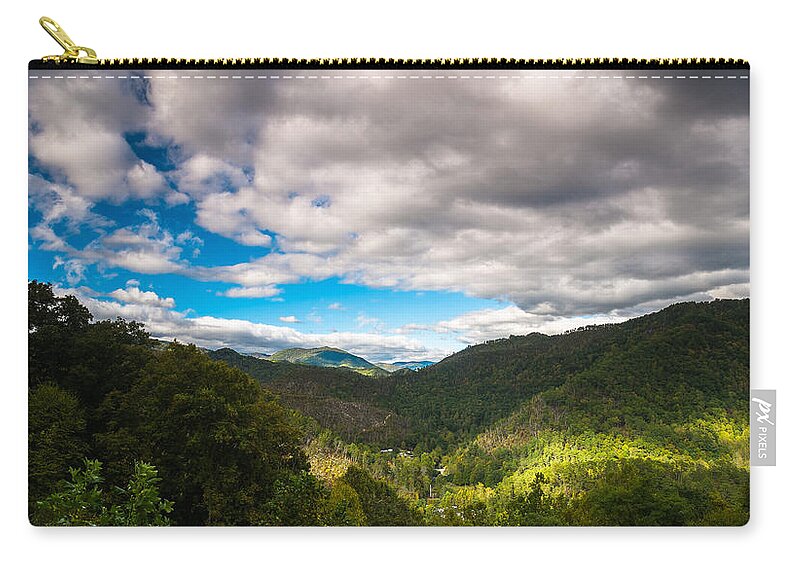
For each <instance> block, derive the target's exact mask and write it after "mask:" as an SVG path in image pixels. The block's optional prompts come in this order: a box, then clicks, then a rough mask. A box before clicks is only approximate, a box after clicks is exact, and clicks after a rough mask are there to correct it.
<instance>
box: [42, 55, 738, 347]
mask: <svg viewBox="0 0 800 570" xmlns="http://www.w3.org/2000/svg"><path fill="white" fill-rule="evenodd" d="M262 73H263V72H262ZM266 73H267V74H266V75H260V76H256V75H254V76H252V78H247V77H245V72H242V74H241V76H240V78H234V77H233V75H232V73H231V72H224V71H210V72H209V71H203V72H186V71H183V72H180V74H179V75H177V76H176V73H175V72H164V71H154V72H146V71H142V72H139V71H137V72H126V73H114V74H113V76H112V74H111V73H110V72H103V73H101V74H100V75H102V78H100V79H92V78H91V77H90V78H88V79H80V78H77V77H76V78H74V79H69V78H67V77H63V78H58V80H57V79H56V78H55V76H56V75H59V74H60V72H55V73H47V72H32V73H31V76H32V78H31V79H30V83H29V85H30V89H29V98H30V99H29V101H30V103H29V157H30V166H29V277H30V278H31V279H38V280H43V281H50V282H52V283H54V284H55V285H56V286H57V287H58V290H59V291H61V292H69V293H71V294H74V295H77V296H78V297H79V298H80V299H81V300H82V301H83V302H84V303H85V304H86V305H87V306H88V307H89V309H90V310H91V311H92V313H93V314H94V316H95V318H98V319H102V318H111V317H115V316H122V317H124V318H128V319H134V320H138V321H141V322H144V323H145V324H146V325H147V327H148V329H149V330H150V331H151V332H152V333H153V335H155V336H156V337H158V338H165V339H172V338H177V339H179V340H182V341H187V342H194V343H196V344H198V345H201V346H208V347H221V346H230V347H233V348H236V349H239V350H244V351H255V352H266V353H271V352H273V351H275V350H278V349H282V348H287V347H293V346H305V347H312V346H321V345H330V346H338V347H340V348H343V349H346V350H349V351H352V352H354V353H356V354H358V355H360V356H364V357H367V358H369V359H372V360H416V359H424V358H432V359H438V358H441V357H443V356H445V355H447V354H449V353H451V352H453V351H456V350H460V349H461V348H463V347H464V346H466V345H467V344H472V343H476V342H481V341H483V340H487V339H492V338H499V337H505V336H508V335H510V334H526V333H529V332H532V331H539V332H544V333H548V334H551V333H558V332H562V331H564V330H567V329H571V328H575V327H577V326H581V325H584V324H590V323H598V322H617V321H621V320H625V319H627V318H630V317H632V316H636V315H640V314H644V313H647V312H652V311H655V310H658V309H660V308H662V307H664V306H667V305H669V304H672V303H674V302H677V301H680V300H687V299H694V300H703V299H712V298H720V297H742V296H748V295H749V188H748V177H749V172H748V154H749V146H748V129H749V124H748V107H749V101H748V81H747V80H746V79H741V78H739V77H738V75H739V74H737V73H735V72H729V71H726V72H724V75H721V74H720V72H716V73H715V72H708V73H703V72H696V73H694V75H695V76H696V77H697V78H696V79H692V78H691V77H689V76H690V75H692V74H690V73H689V72H686V74H685V76H680V77H679V76H678V73H675V74H673V75H672V76H664V75H663V74H654V73H652V72H644V73H643V72H640V71H637V72H636V75H635V76H633V77H632V76H629V75H628V76H626V74H625V72H622V73H621V72H618V71H617V72H608V73H603V72H580V71H578V72H552V71H550V72H545V71H539V72H534V71H530V72H514V74H513V75H511V74H509V75H500V73H497V74H493V75H490V74H489V73H487V72H436V74H433V73H432V72H425V73H423V72H412V71H385V72H384V71H381V72H363V71H358V72H353V71H350V72H333V71H315V72H302V71H299V72H286V71H281V72H279V75H274V73H277V72H273V74H269V72H266ZM45 75H47V76H48V78H45V77H43V76H45ZM656 75H657V76H656ZM106 76H108V78H106ZM184 77H185V78H184Z"/></svg>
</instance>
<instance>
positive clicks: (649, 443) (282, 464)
mask: <svg viewBox="0 0 800 570" xmlns="http://www.w3.org/2000/svg"><path fill="white" fill-rule="evenodd" d="M29 367H30V376H29V386H30V394H29V426H30V430H29V449H30V452H29V458H30V464H29V481H30V490H29V503H30V512H31V519H32V521H33V522H34V523H36V524H191V525H206V524H221V525H261V524H280V525H290V524H302V525H319V524H341V525H352V524H372V525H393V524H396V525H401V524H432V525H438V524H447V525H468V524H479V525H717V524H723V525H737V524H744V523H745V522H746V521H747V518H748V516H749V467H748V460H749V455H748V438H749V433H748V427H747V400H748V396H747V393H748V384H749V302H748V301H747V300H742V301H715V302H711V303H684V304H679V305H674V306H672V307H669V308H667V309H664V310H663V311H660V312H658V313H654V314H651V315H646V316H644V317H640V318H638V319H633V320H631V321H628V322H625V323H621V324H616V325H606V326H593V327H587V328H584V329H580V330H576V331H572V332H570V333H568V334H563V335H557V336H545V335H539V334H531V335H528V336H524V337H511V338H509V339H503V340H497V341H492V342H488V343H484V344H481V345H477V346H472V347H470V348H468V349H466V350H464V351H461V352H459V353H457V354H455V355H453V356H451V357H449V358H447V359H445V360H443V361H442V362H440V363H437V364H435V365H433V366H429V367H427V368H424V369H422V370H418V371H411V370H402V371H398V372H396V373H394V374H391V375H387V376H383V377H370V376H365V375H363V374H359V373H357V372H354V371H351V370H347V369H344V368H323V367H314V366H306V365H300V364H292V363H289V362H271V361H269V360H265V359H262V358H255V357H250V356H243V355H241V354H238V353H236V352H235V351H233V350H230V349H223V350H218V351H215V352H212V353H210V354H206V353H204V352H203V351H201V350H199V349H197V348H195V347H192V346H184V345H180V344H175V343H173V344H171V345H168V346H167V347H166V348H165V349H156V343H155V342H154V341H152V340H151V339H150V337H149V335H148V334H147V333H146V332H144V330H143V329H142V327H141V326H140V325H138V324H136V323H128V322H125V321H122V320H117V321H100V322H92V320H91V315H90V314H89V312H88V311H87V310H86V309H85V308H84V307H82V306H81V305H80V303H79V302H78V301H77V300H76V299H75V298H74V297H57V296H55V295H54V294H53V292H52V289H51V288H50V286H49V285H45V284H41V283H37V282H35V281H34V282H31V283H30V284H29ZM134 497H147V500H144V501H139V502H137V501H136V500H134ZM87 513H88V515H87Z"/></svg>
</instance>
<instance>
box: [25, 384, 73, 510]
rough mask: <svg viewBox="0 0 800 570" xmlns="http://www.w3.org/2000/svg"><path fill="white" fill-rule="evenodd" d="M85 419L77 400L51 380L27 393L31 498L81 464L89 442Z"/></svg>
mask: <svg viewBox="0 0 800 570" xmlns="http://www.w3.org/2000/svg"><path fill="white" fill-rule="evenodd" d="M85 429H86V420H85V418H84V411H83V408H82V407H81V405H80V402H78V399H77V398H76V397H75V396H74V395H73V394H71V393H69V392H67V391H66V390H64V389H63V388H60V387H58V386H56V385H55V384H52V383H47V384H40V385H39V386H37V387H36V388H34V389H33V390H31V391H30V392H29V393H28V497H29V500H30V501H35V500H37V499H41V498H42V497H43V496H45V495H46V494H47V493H50V492H52V491H53V489H54V487H55V485H56V483H57V482H58V481H59V480H60V479H61V478H62V477H63V476H64V473H66V472H67V470H68V469H69V468H70V467H77V466H78V465H80V463H81V460H82V458H83V457H84V455H85V453H86V450H87V444H86V442H85V437H86V434H85Z"/></svg>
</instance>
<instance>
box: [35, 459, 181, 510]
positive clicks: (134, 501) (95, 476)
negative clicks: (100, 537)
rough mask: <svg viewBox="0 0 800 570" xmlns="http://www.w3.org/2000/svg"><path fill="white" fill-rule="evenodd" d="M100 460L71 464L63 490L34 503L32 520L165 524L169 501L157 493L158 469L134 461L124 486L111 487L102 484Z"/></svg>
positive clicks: (169, 506)
mask: <svg viewBox="0 0 800 570" xmlns="http://www.w3.org/2000/svg"><path fill="white" fill-rule="evenodd" d="M101 471H102V464H101V462H100V461H98V460H89V459H85V460H84V468H83V469H77V468H74V467H72V468H70V470H69V472H70V477H71V480H70V481H62V482H61V487H62V490H61V491H59V492H56V493H53V494H51V495H50V496H48V497H47V498H45V499H44V500H42V501H39V502H38V503H37V508H36V512H35V514H34V516H33V517H32V521H31V522H33V523H34V524H37V525H42V526H167V525H168V524H169V522H170V521H169V519H168V518H167V515H168V514H169V512H170V511H171V510H172V502H171V501H167V500H164V499H162V498H160V497H159V493H158V482H159V481H160V479H159V478H158V472H157V471H156V469H155V468H154V467H153V466H152V465H149V464H147V463H140V462H138V461H137V462H136V463H135V464H134V472H133V476H132V477H131V479H130V482H129V483H128V485H127V487H126V488H124V489H122V488H119V487H116V488H114V489H112V490H110V491H108V490H103V489H102V488H101V485H102V483H103V477H102V475H101Z"/></svg>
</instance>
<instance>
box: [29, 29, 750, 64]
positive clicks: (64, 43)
mask: <svg viewBox="0 0 800 570" xmlns="http://www.w3.org/2000/svg"><path fill="white" fill-rule="evenodd" d="M39 24H41V26H42V27H43V28H44V29H45V31H47V33H48V34H49V35H50V36H51V37H52V38H53V39H54V40H55V41H56V42H58V44H59V45H60V46H61V47H62V48H63V49H64V53H63V54H61V55H48V56H45V57H43V58H41V59H34V60H32V61H31V62H30V63H29V65H28V68H29V69H59V68H69V69H98V68H100V69H181V68H183V69H230V68H238V69H264V68H271V69H686V70H690V69H750V64H749V62H747V61H745V60H743V59H724V58H659V59H636V58H632V59H628V58H579V59H506V58H453V59H447V58H441V59H392V58H389V59H386V58H366V57H359V58H323V59H289V58H261V57H257V58H254V57H250V58H221V59H176V58H164V57H162V58H158V57H156V58H148V57H143V58H117V59H101V58H98V57H97V53H96V52H95V51H94V50H93V49H91V48H87V47H83V46H78V45H76V44H75V42H73V41H72V40H71V39H70V37H69V36H68V35H67V33H66V32H65V31H64V29H63V28H62V27H61V26H59V25H58V24H57V23H56V22H55V21H54V20H53V19H52V18H48V17H46V16H44V17H42V18H40V19H39Z"/></svg>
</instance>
